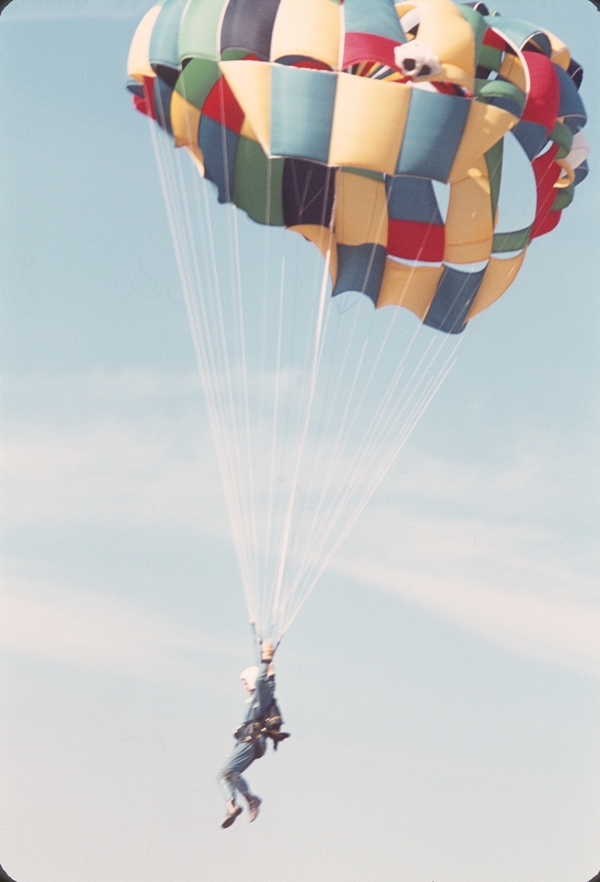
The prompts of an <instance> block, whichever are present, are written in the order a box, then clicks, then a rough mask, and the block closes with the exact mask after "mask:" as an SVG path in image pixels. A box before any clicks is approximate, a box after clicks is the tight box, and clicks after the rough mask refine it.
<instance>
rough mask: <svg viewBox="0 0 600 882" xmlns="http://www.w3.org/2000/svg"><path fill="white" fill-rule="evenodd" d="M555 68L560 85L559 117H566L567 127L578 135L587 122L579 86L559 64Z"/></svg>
mask: <svg viewBox="0 0 600 882" xmlns="http://www.w3.org/2000/svg"><path fill="white" fill-rule="evenodd" d="M554 67H555V68H556V73H557V74H558V81H559V84H560V104H559V107H558V116H561V117H562V116H564V118H565V125H566V126H568V127H569V128H570V129H571V131H572V132H573V134H576V133H577V132H578V131H579V130H580V129H582V128H583V127H584V125H585V124H586V122H587V115H586V112H585V107H584V106H583V101H582V100H581V95H580V94H579V92H578V91H577V86H576V84H575V83H574V81H573V80H572V78H571V77H570V76H569V74H568V73H567V71H566V70H563V68H562V67H559V66H558V65H557V64H555V65H554Z"/></svg>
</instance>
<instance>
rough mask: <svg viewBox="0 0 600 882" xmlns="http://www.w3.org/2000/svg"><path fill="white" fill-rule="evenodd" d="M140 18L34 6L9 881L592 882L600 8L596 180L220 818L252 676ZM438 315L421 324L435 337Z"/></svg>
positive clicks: (4, 276) (280, 669)
mask: <svg viewBox="0 0 600 882" xmlns="http://www.w3.org/2000/svg"><path fill="white" fill-rule="evenodd" d="M148 5H149V4H147V3H145V2H137V0H102V2H100V0H98V2H95V0H87V2H85V3H81V2H75V0H13V3H12V4H11V5H10V6H9V7H8V8H7V9H6V10H5V11H4V12H3V13H2V16H1V17H0V58H1V59H2V62H1V64H2V74H1V77H0V108H1V120H2V122H1V126H0V138H1V148H0V149H1V155H2V163H1V169H0V181H1V188H2V189H1V194H2V196H1V198H2V212H1V219H0V222H1V224H2V228H1V230H0V267H1V270H0V286H1V291H2V324H1V329H0V334H1V341H0V342H1V356H0V367H1V371H2V396H1V405H2V414H1V416H2V422H1V441H2V521H1V576H2V591H1V595H0V672H1V673H0V702H1V708H0V720H1V722H0V729H1V740H0V788H1V792H2V798H1V799H0V863H1V864H2V866H3V867H4V868H5V869H6V870H7V872H9V873H10V875H11V876H13V877H14V878H15V879H16V880H17V882H34V880H42V879H43V880H44V882H59V880H60V882H81V880H85V882H101V880H102V882H104V880H105V879H106V878H111V879H114V880H115V882H158V880H161V882H169V880H171V879H172V880H175V879H177V880H178V882H188V880H189V882H191V880H198V879H201V880H202V882H220V880H222V879H229V878H232V877H233V876H236V877H237V876H240V875H242V874H243V876H244V878H245V879H247V880H249V882H253V880H257V879H259V878H260V879H262V878H264V874H265V872H267V873H276V874H277V877H278V878H279V879H280V880H281V882H308V880H311V882H313V880H316V882H325V880H327V882H329V880H332V879H340V880H344V882H359V880H360V882H364V880H370V879H374V878H378V877H386V878H391V879H394V880H399V882H480V880H481V879H485V880H486V882H508V880H510V882H571V880H573V882H586V880H587V879H589V878H591V877H592V876H593V875H594V874H595V873H596V872H597V871H598V869H599V868H600V848H599V843H600V798H599V796H598V794H599V792H600V751H599V749H598V744H599V740H598V739H599V735H600V689H599V676H600V588H599V585H600V580H599V566H598V564H599V560H598V552H599V548H600V543H599V541H598V539H599V525H600V502H599V499H600V495H599V489H600V467H599V464H598V453H597V451H598V440H599V428H600V426H599V403H600V394H599V393H600V389H599V380H598V377H599V371H598V367H599V355H600V323H599V319H600V310H599V306H598V297H597V291H598V287H599V283H600V279H599V271H598V263H597V253H598V251H597V249H598V246H597V243H598V234H599V232H600V230H599V211H600V208H599V207H600V198H599V197H600V192H599V186H598V176H597V172H596V162H595V158H594V155H595V149H596V148H595V145H596V144H598V143H599V138H598V126H599V118H600V114H599V111H600V107H599V102H598V99H597V93H596V91H595V90H596V84H597V83H598V82H600V71H599V69H598V67H599V59H598V51H597V46H598V38H599V36H600V14H599V13H598V12H597V10H596V9H595V7H594V6H593V5H592V4H591V3H590V2H589V0H572V2H570V3H569V4H565V3H564V2H563V0H504V2H503V3H502V4H501V5H500V4H499V9H500V11H501V12H502V13H503V14H504V15H506V16H509V15H514V16H515V17H521V18H527V19H529V20H531V21H534V22H536V23H538V24H540V25H543V26H544V27H547V28H548V29H549V30H551V31H553V32H555V33H556V34H558V35H559V36H560V37H561V38H562V39H563V40H564V41H565V42H566V43H567V45H569V47H570V48H571V49H572V51H573V54H574V56H575V57H576V58H577V60H578V61H580V62H581V63H582V65H583V67H584V69H585V76H584V83H583V86H582V96H583V99H584V102H585V104H586V108H587V110H588V114H589V123H588V125H587V127H586V135H587V138H588V140H589V141H590V143H591V145H592V150H593V151H594V152H593V153H592V156H591V158H590V165H591V173H590V175H589V177H588V179H587V180H586V181H585V182H584V183H583V184H582V185H581V186H580V187H578V189H577V193H576V198H575V201H574V203H573V205H572V206H571V207H570V208H569V209H568V210H567V211H565V213H564V216H563V219H562V221H561V224H560V226H559V228H558V229H557V230H556V231H554V232H553V233H552V234H550V235H549V236H546V237H543V238H542V239H539V240H537V241H536V242H535V243H534V244H533V246H532V248H531V249H530V251H529V254H528V256H527V260H526V261H525V265H524V268H523V270H522V271H521V273H520V275H519V277H518V279H517V281H516V282H515V284H514V285H513V286H512V288H511V289H510V290H509V291H508V292H507V294H506V295H505V296H504V297H503V298H502V299H501V300H500V301H499V302H498V303H497V304H495V305H494V306H493V307H492V308H491V309H490V310H488V311H487V312H486V313H485V314H483V315H482V316H481V317H480V318H479V319H478V320H477V321H476V322H473V323H472V327H469V328H468V330H467V332H466V333H465V335H464V340H463V341H462V344H461V348H460V354H459V358H458V361H457V363H456V365H455V367H454V368H453V370H452V371H451V373H450V375H449V377H448V378H447V380H446V381H445V383H444V385H443V387H442V389H441V390H440V392H439V393H438V395H437V396H436V397H435V399H434V401H433V403H432V404H431V405H430V407H429V409H428V411H427V412H426V414H425V416H424V417H423V419H422V420H421V422H420V423H419V425H418V427H417V428H416V430H415V431H414V433H413V434H412V436H411V438H410V440H409V442H408V443H407V445H406V446H405V448H404V449H403V451H402V453H401V454H400V456H399V458H398V459H397V461H396V463H395V464H394V466H393V467H392V469H391V470H390V472H389V473H388V475H387V477H386V479H385V481H384V482H383V484H382V485H381V486H380V488H379V489H378V491H377V492H376V493H375V495H374V496H373V498H372V499H371V501H370V502H369V504H368V506H367V508H366V509H365V510H364V512H363V513H362V515H361V517H360V519H359V520H358V522H357V523H356V525H355V526H354V528H353V530H352V533H351V534H350V536H349V537H348V539H347V540H346V542H345V543H344V545H343V546H342V547H341V549H340V550H339V551H338V553H337V555H336V556H335V558H334V559H333V560H332V562H331V564H330V566H329V567H328V569H327V571H326V573H325V574H324V575H323V577H322V578H321V580H320V583H319V584H318V586H317V587H316V588H315V590H314V592H313V593H312V595H311V596H310V598H309V600H308V601H307V603H306V605H305V607H304V609H303V611H302V613H301V614H300V616H299V617H298V618H297V620H296V621H295V622H294V624H293V626H292V627H291V629H290V631H289V633H288V634H287V635H286V637H285V640H284V641H283V643H282V645H281V647H280V648H279V650H278V653H277V657H276V661H277V675H278V694H279V696H280V699H281V706H282V709H283V713H284V717H285V719H286V724H287V727H288V729H289V731H291V732H292V737H291V738H290V739H289V740H288V741H286V742H285V744H283V745H282V746H281V748H280V749H279V751H278V752H277V754H273V753H271V752H269V753H268V754H267V756H266V757H265V758H264V759H263V760H261V762H260V763H257V764H256V765H255V766H253V767H252V769H251V770H250V771H249V773H248V778H249V780H250V783H251V785H252V787H253V789H254V790H255V791H256V792H257V793H259V794H260V796H261V797H262V798H263V800H264V802H263V806H262V808H261V814H260V816H259V818H258V820H257V821H256V823H254V824H253V825H251V826H249V825H248V824H247V821H246V816H245V815H242V817H241V819H240V820H239V821H238V822H236V824H235V825H234V827H232V828H231V829H230V830H228V831H223V830H221V829H220V821H221V818H222V811H223V800H222V794H221V792H220V789H219V786H218V783H217V774H218V770H219V768H220V766H221V765H222V762H223V759H224V757H225V755H226V754H227V752H228V751H229V749H230V747H231V746H232V744H233V742H232V740H231V735H230V733H231V732H233V730H234V729H235V728H236V727H237V725H238V723H239V718H240V716H241V714H242V713H243V712H244V696H243V693H242V691H241V688H240V684H239V672H240V671H241V670H242V668H244V667H246V666H247V664H249V663H250V662H251V661H252V657H251V656H252V646H251V641H250V632H249V629H248V623H247V619H246V611H245V606H244V600H243V594H242V590H241V586H240V577H239V572H238V568H237V563H236V559H235V554H234V549H233V544H232V539H231V531H230V526H229V522H228V518H227V511H226V507H225V503H224V500H223V493H222V489H221V484H220V479H219V474H218V469H217V461H216V458H215V455H214V452H213V447H212V441H211V438H210V432H209V427H208V421H207V415H206V409H205V406H204V403H203V398H202V389H201V384H200V381H199V379H198V374H197V369H196V363H195V356H194V350H193V346H192V341H191V335H190V330H189V326H188V322H187V317H186V312H185V306H184V302H183V297H182V293H181V288H180V283H179V277H178V273H177V265H176V262H175V258H174V254H173V248H172V243H171V239H170V234H169V228H168V223H167V216H166V211H165V207H164V203H163V200H162V195H161V191H160V185H159V179H158V174H157V170H156V164H155V160H154V155H153V152H152V146H151V141H150V138H149V135H148V126H147V124H146V121H145V120H144V119H143V118H142V117H141V116H140V115H139V114H136V113H135V112H134V111H133V109H132V107H131V104H130V100H129V96H128V94H127V93H126V91H125V89H124V82H125V63H126V58H127V51H128V47H129V43H130V40H131V37H132V35H133V32H134V30H135V27H136V25H137V22H138V21H139V19H140V18H141V16H142V15H143V14H144V12H145V11H146V9H147V6H148ZM408 318H410V317H408Z"/></svg>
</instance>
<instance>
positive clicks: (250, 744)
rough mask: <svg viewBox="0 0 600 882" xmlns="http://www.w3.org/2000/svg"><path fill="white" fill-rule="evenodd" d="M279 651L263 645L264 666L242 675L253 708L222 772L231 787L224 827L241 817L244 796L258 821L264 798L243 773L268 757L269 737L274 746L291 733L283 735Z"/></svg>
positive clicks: (222, 776)
mask: <svg viewBox="0 0 600 882" xmlns="http://www.w3.org/2000/svg"><path fill="white" fill-rule="evenodd" d="M274 654H275V650H274V649H273V644H272V643H271V641H270V640H266V641H265V642H264V643H262V644H261V663H260V667H256V666H254V667H250V668H246V669H245V670H244V671H242V673H241V680H242V683H243V685H244V689H245V690H246V692H247V693H248V694H249V696H250V698H249V699H248V704H249V708H248V711H247V713H246V717H245V719H244V722H243V723H242V725H241V726H240V727H239V729H237V731H236V732H235V733H234V738H235V739H236V745H235V747H234V749H233V750H232V752H231V754H230V755H229V757H228V759H227V762H226V763H225V765H224V766H223V768H222V769H221V780H222V781H223V783H224V784H225V786H226V788H227V794H228V799H227V812H226V815H225V818H224V820H223V822H222V824H221V826H222V827H225V828H226V827H231V825H232V824H233V823H234V821H235V819H236V818H237V817H238V816H239V815H241V813H242V807H241V806H240V805H238V803H237V796H238V793H241V794H242V796H243V797H244V799H245V800H246V801H247V803H248V811H249V820H250V821H254V820H256V817H257V815H258V811H259V808H260V804H261V801H262V800H261V799H260V797H258V796H256V795H255V794H253V793H251V791H250V788H249V786H248V783H247V781H246V780H245V779H244V778H243V777H242V772H245V771H246V769H247V768H248V767H249V766H250V765H251V764H252V763H253V762H254V760H256V759H260V758H261V757H262V756H264V754H265V751H266V749H267V741H266V739H267V738H271V739H272V740H273V747H274V749H275V750H277V744H278V742H279V741H282V740H283V739H284V738H288V737H289V736H288V733H287V732H280V728H281V724H282V722H283V720H282V718H281V714H280V712H279V708H278V707H277V703H276V701H275V669H274V668H273V656H274Z"/></svg>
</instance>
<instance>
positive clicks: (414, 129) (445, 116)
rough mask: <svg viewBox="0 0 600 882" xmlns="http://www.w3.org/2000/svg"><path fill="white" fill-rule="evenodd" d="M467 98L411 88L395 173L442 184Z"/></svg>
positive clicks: (466, 109)
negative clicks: (428, 179) (429, 179)
mask: <svg viewBox="0 0 600 882" xmlns="http://www.w3.org/2000/svg"><path fill="white" fill-rule="evenodd" d="M469 108H470V101H469V99H468V98H462V97H459V96H456V95H444V94H441V93H438V92H426V91H424V90H423V89H418V88H414V89H413V90H412V93H411V99H410V107H409V111H408V118H407V120H406V128H405V130H404V137H403V139H402V147H401V149H400V156H399V158H398V165H397V167H396V174H397V175H411V176H415V177H419V178H431V179H432V180H434V181H441V182H442V183H444V184H445V183H446V182H447V181H448V177H449V175H450V170H451V168H452V164H453V163H454V158H455V156H456V154H457V152H458V148H459V146H460V142H461V140H462V136H463V133H464V131H465V126H466V124H467V117H468V115H469Z"/></svg>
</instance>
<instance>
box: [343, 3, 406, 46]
mask: <svg viewBox="0 0 600 882" xmlns="http://www.w3.org/2000/svg"><path fill="white" fill-rule="evenodd" d="M344 28H345V31H346V33H347V34H353V33H358V34H372V35H373V36H376V37H386V38H387V39H388V40H394V41H395V42H396V43H406V35H405V33H404V31H403V30H402V26H401V24H400V20H399V19H398V13H397V12H396V8H395V5H394V0H345V3H344Z"/></svg>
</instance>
